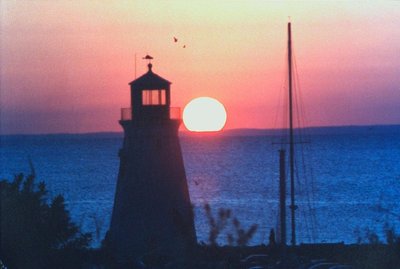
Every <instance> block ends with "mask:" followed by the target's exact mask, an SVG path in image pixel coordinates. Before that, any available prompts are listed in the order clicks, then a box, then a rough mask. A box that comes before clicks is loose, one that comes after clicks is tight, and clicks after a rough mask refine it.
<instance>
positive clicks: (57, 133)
mask: <svg viewBox="0 0 400 269" xmlns="http://www.w3.org/2000/svg"><path fill="white" fill-rule="evenodd" d="M389 126H393V127H394V126H400V123H396V124H365V125H364V124H349V125H319V126H307V127H297V128H294V129H321V128H326V129H328V128H351V127H352V128H362V127H364V128H366V127H389ZM286 129H288V127H287V128H252V127H244V128H230V129H222V130H220V131H215V132H193V131H189V130H186V129H184V130H179V131H178V132H179V133H181V134H190V135H207V134H220V133H221V134H223V133H225V134H226V133H227V132H233V131H279V130H286ZM94 134H123V130H121V131H95V132H75V133H74V132H54V133H6V134H3V133H1V132H0V137H2V136H36V135H37V136H39V135H94Z"/></svg>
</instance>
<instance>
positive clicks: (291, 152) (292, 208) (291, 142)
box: [288, 22, 296, 246]
mask: <svg viewBox="0 0 400 269" xmlns="http://www.w3.org/2000/svg"><path fill="white" fill-rule="evenodd" d="M288 67H289V68H288V69H289V70H288V71H289V146H290V148H289V170H290V212H291V226H292V240H291V243H292V246H294V245H296V222H295V221H296V217H295V212H296V211H295V210H296V205H295V201H294V140H293V93H292V29H291V24H290V22H289V23H288Z"/></svg>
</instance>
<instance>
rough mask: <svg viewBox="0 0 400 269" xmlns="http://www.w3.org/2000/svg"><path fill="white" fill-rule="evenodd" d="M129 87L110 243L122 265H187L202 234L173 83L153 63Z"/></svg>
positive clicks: (122, 116) (123, 120)
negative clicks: (152, 261)
mask: <svg viewBox="0 0 400 269" xmlns="http://www.w3.org/2000/svg"><path fill="white" fill-rule="evenodd" d="M146 59H148V60H151V59H152V58H151V56H146ZM129 85H130V94H131V96H130V100H131V107H130V108H123V109H122V110H121V120H120V121H119V123H120V125H121V126H122V128H123V130H124V140H123V145H122V148H121V149H120V151H119V158H120V166H119V172H118V181H117V186H116V192H115V199H114V207H113V212H112V217H111V224H110V229H109V232H108V236H107V241H108V243H109V246H110V250H111V252H112V254H113V256H114V257H115V259H116V260H117V261H118V262H120V263H126V262H132V261H138V260H142V259H143V258H144V257H148V256H151V257H163V259H167V260H181V259H182V258H183V257H185V255H186V254H187V251H188V249H190V248H191V247H193V246H194V245H195V244H196V234H195V229H194V223H193V213H192V207H191V202H190V197H189V191H188V186H187V181H186V174H185V168H184V163H183V158H182V152H181V147H180V143H179V137H178V128H179V125H180V123H181V118H180V114H181V113H180V109H179V108H174V107H171V106H170V104H171V93H170V85H171V82H169V81H168V80H166V79H164V78H162V77H160V76H159V75H157V74H156V73H154V72H153V69H152V64H151V62H149V64H148V71H147V73H145V74H144V75H142V76H141V77H139V78H137V79H135V80H134V81H132V82H130V83H129Z"/></svg>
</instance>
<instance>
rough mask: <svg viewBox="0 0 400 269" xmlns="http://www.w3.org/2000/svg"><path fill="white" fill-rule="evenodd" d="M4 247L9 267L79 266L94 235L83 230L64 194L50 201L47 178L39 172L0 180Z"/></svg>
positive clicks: (5, 260) (2, 245) (5, 258)
mask: <svg viewBox="0 0 400 269" xmlns="http://www.w3.org/2000/svg"><path fill="white" fill-rule="evenodd" d="M0 201H1V211H0V212H1V215H0V216H1V249H2V257H0V258H2V259H3V261H4V263H5V264H6V265H7V266H8V267H9V268H79V267H80V264H81V262H82V259H81V257H82V253H83V252H82V251H83V250H85V249H86V248H87V247H88V245H89V242H90V240H91V235H90V234H88V233H86V234H82V233H81V232H80V229H79V227H78V226H77V225H75V224H74V223H73V222H72V221H71V218H70V215H69V212H68V211H67V210H66V208H65V203H64V198H63V196H61V195H58V196H56V197H55V198H54V199H52V200H51V201H50V203H48V197H47V190H46V185H45V184H44V182H40V183H39V184H37V185H36V184H35V174H34V173H32V174H31V175H29V176H27V177H25V176H24V175H23V174H19V175H17V176H15V178H14V180H13V181H6V180H3V181H0Z"/></svg>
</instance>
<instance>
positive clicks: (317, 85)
mask: <svg viewBox="0 0 400 269" xmlns="http://www.w3.org/2000/svg"><path fill="white" fill-rule="evenodd" d="M0 5H1V6H0V9H1V11H0V12H1V33H0V40H1V60H0V67H1V69H0V72H1V81H0V86H1V88H0V97H1V99H0V105H1V111H0V112H1V114H0V120H1V121H0V132H1V134H14V133H59V132H68V133H76V132H99V131H121V130H122V129H121V127H120V126H119V124H118V119H119V117H120V108H121V107H128V106H129V86H128V83H129V82H130V81H132V80H133V79H134V76H135V64H134V63H135V54H137V59H138V60H137V74H138V76H139V75H141V74H142V73H143V72H145V71H146V62H144V61H143V60H141V57H143V56H144V55H146V54H147V53H148V54H150V55H152V56H153V57H154V58H155V59H154V61H153V65H154V67H153V70H154V72H156V73H158V74H159V75H161V76H163V77H164V78H166V79H168V80H170V81H172V82H173V84H172V105H173V106H180V107H184V105H185V104H187V103H188V102H189V101H190V100H191V99H193V98H195V97H199V96H211V97H214V98H217V99H218V100H219V101H221V102H222V103H223V104H224V105H225V107H226V109H227V110H228V121H227V125H226V128H228V129H231V128H273V127H276V126H275V125H274V119H275V114H276V107H277V105H278V104H279V103H282V102H279V95H280V91H281V90H282V83H283V81H284V79H285V75H286V74H285V72H286V71H285V70H286V59H285V57H286V55H285V54H286V42H287V41H286V38H287V37H286V35H287V33H286V24H287V21H288V16H291V21H292V27H293V45H294V51H295V56H296V62H297V67H298V73H299V78H300V85H301V91H302V96H303V102H304V106H305V108H306V112H307V123H308V125H309V126H327V125H370V124H400V27H399V25H400V2H398V1H371V2H327V1H323V2H317V1H315V2H291V1H290V2H266V1H183V0H182V1H100V0H99V1H61V0H60V1H38V0H37V1H11V0H4V1H1V2H0ZM174 36H176V37H178V39H179V41H178V42H177V43H174V42H173V37H174ZM183 45H186V48H182V46H183Z"/></svg>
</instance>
